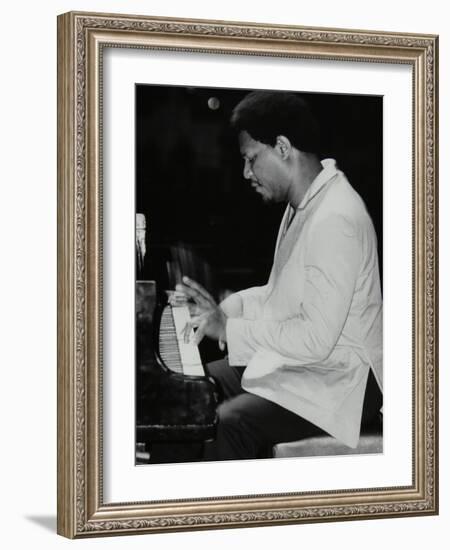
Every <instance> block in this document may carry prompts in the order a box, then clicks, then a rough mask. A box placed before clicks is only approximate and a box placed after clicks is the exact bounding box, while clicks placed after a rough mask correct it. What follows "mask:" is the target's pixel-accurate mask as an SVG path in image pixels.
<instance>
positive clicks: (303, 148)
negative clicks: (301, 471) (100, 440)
mask: <svg viewBox="0 0 450 550" xmlns="http://www.w3.org/2000/svg"><path fill="white" fill-rule="evenodd" d="M135 206H136V212H135V214H136V217H135V220H136V221H135V237H136V247H135V248H136V256H135V258H136V261H135V266H134V269H135V275H136V276H135V280H136V286H135V336H136V342H135V343H136V348H135V349H136V364H135V403H136V432H135V445H136V464H137V465H152V464H163V463H187V462H207V461H228V460H249V459H253V460H255V459H273V458H275V459H286V458H292V457H296V458H301V457H330V456H335V457H336V456H341V455H358V454H360V455H368V454H377V453H383V97H382V96H380V95H357V94H332V93H320V92H319V91H318V92H316V93H311V92H308V93H306V92H302V91H301V90H283V91H280V90H261V89H255V90H250V89H233V88H206V87H198V86H192V87H189V86H163V85H153V84H147V83H137V84H136V86H135ZM132 268H133V266H130V269H132ZM391 412H392V411H391ZM324 464H326V463H324Z"/></svg>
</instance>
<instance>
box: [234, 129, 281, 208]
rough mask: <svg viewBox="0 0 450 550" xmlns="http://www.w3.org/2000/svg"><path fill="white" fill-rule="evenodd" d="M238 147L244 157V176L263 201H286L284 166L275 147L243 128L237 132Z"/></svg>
mask: <svg viewBox="0 0 450 550" xmlns="http://www.w3.org/2000/svg"><path fill="white" fill-rule="evenodd" d="M239 147H240V151H241V155H242V157H243V159H244V171H243V175H244V178H245V179H247V180H250V183H251V186H252V187H253V188H254V189H255V191H256V192H257V193H259V194H260V195H261V196H262V198H263V200H264V202H283V201H287V185H286V175H285V166H284V165H283V160H282V158H281V156H280V154H279V152H278V151H277V149H276V147H272V146H270V145H268V144H266V143H262V142H260V141H256V140H255V139H253V138H252V137H251V135H250V134H249V133H248V132H246V131H245V130H244V131H242V132H240V134H239Z"/></svg>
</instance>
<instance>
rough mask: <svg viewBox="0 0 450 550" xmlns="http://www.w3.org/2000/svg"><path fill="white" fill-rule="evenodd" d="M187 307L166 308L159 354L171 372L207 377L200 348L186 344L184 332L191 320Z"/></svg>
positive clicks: (160, 328)
mask: <svg viewBox="0 0 450 550" xmlns="http://www.w3.org/2000/svg"><path fill="white" fill-rule="evenodd" d="M190 318H191V314H190V313H189V309H188V307H187V306H177V307H171V306H166V307H165V308H164V311H163V314H162V316H161V323H160V327H159V354H160V355H161V359H162V360H163V361H164V362H165V364H166V365H167V366H168V367H169V369H170V370H173V371H175V372H179V373H181V374H190V375H195V376H205V371H204V369H203V365H202V360H201V358H200V353H199V351H198V347H197V346H196V345H195V344H193V343H191V342H189V343H185V342H184V338H183V336H182V330H183V328H184V327H185V326H186V323H187V322H188V321H189V320H190Z"/></svg>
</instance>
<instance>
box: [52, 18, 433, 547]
mask: <svg viewBox="0 0 450 550" xmlns="http://www.w3.org/2000/svg"><path fill="white" fill-rule="evenodd" d="M104 46H108V47H127V48H128V47H132V48H145V49H148V50H152V49H168V50H176V51H196V52H202V53H204V55H208V53H210V52H214V53H223V54H228V53H233V54H247V55H248V54H251V55H256V56H259V55H266V56H277V57H284V56H289V57H300V58H310V59H311V58H312V59H330V60H334V61H336V62H338V61H340V60H346V61H348V60H354V61H364V62H376V63H402V64H408V65H410V66H412V68H413V95H414V97H413V106H412V109H413V128H414V139H413V157H412V158H413V182H412V188H413V193H412V201H413V219H412V228H413V342H412V356H413V369H414V372H413V386H414V387H413V402H414V414H413V419H412V424H413V472H412V479H413V484H412V485H411V486H407V487H385V488H381V489H359V490H344V491H322V492H317V493H286V494H278V495H255V496H252V495H250V496H245V497H238V496H236V497H227V498H219V497H217V498H208V499H193V500H177V501H164V502H161V501H158V502H156V501H151V495H149V501H148V502H144V503H117V504H116V503H114V504H105V503H104V502H103V498H102V413H101V409H102V242H101V228H102V203H101V197H102V193H101V191H102V151H101V143H102V134H101V131H102V125H101V90H102V48H103V47H104ZM437 117H438V37H437V36H434V35H417V34H404V33H402V34H397V33H386V32H375V31H353V30H342V29H324V28H321V29H319V28H305V27H292V26H281V25H264V24H256V23H237V22H233V23H231V22H223V21H202V20H189V19H171V18H161V17H158V18H157V17H141V16H130V15H110V14H96V13H75V12H70V13H66V14H63V15H60V16H59V17H58V533H59V534H61V535H64V536H66V537H70V538H80V537H86V536H100V535H118V534H135V533H150V532H161V531H183V530H194V529H208V528H209V529H212V528H230V527H246V526H249V527H250V526H261V525H276V524H278V525H280V524H289V523H305V522H317V521H339V520H348V519H375V518H386V517H399V516H418V515H430V514H437V513H438V416H437V410H438V372H437V368H438V309H437V308H438V275H437V266H438V257H437V254H438V241H437V238H438V216H437V206H438V204H437V203H438V187H437V185H438V173H437V154H438V136H437V128H438V123H437Z"/></svg>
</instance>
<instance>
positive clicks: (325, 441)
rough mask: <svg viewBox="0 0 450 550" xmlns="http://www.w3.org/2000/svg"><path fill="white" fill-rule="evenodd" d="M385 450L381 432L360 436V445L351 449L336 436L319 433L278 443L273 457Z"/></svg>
mask: <svg viewBox="0 0 450 550" xmlns="http://www.w3.org/2000/svg"><path fill="white" fill-rule="evenodd" d="M382 452H383V436H382V435H380V434H366V435H361V437H360V438H359V443H358V446H357V447H356V448H355V449H351V448H350V447H347V446H346V445H343V444H342V443H340V442H339V441H337V440H336V439H334V437H331V436H329V435H319V436H315V437H307V438H305V439H300V440H299V441H288V442H286V443H278V444H277V445H274V447H273V449H272V456H273V458H289V457H307V456H336V455H353V454H366V455H367V454H377V453H382Z"/></svg>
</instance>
